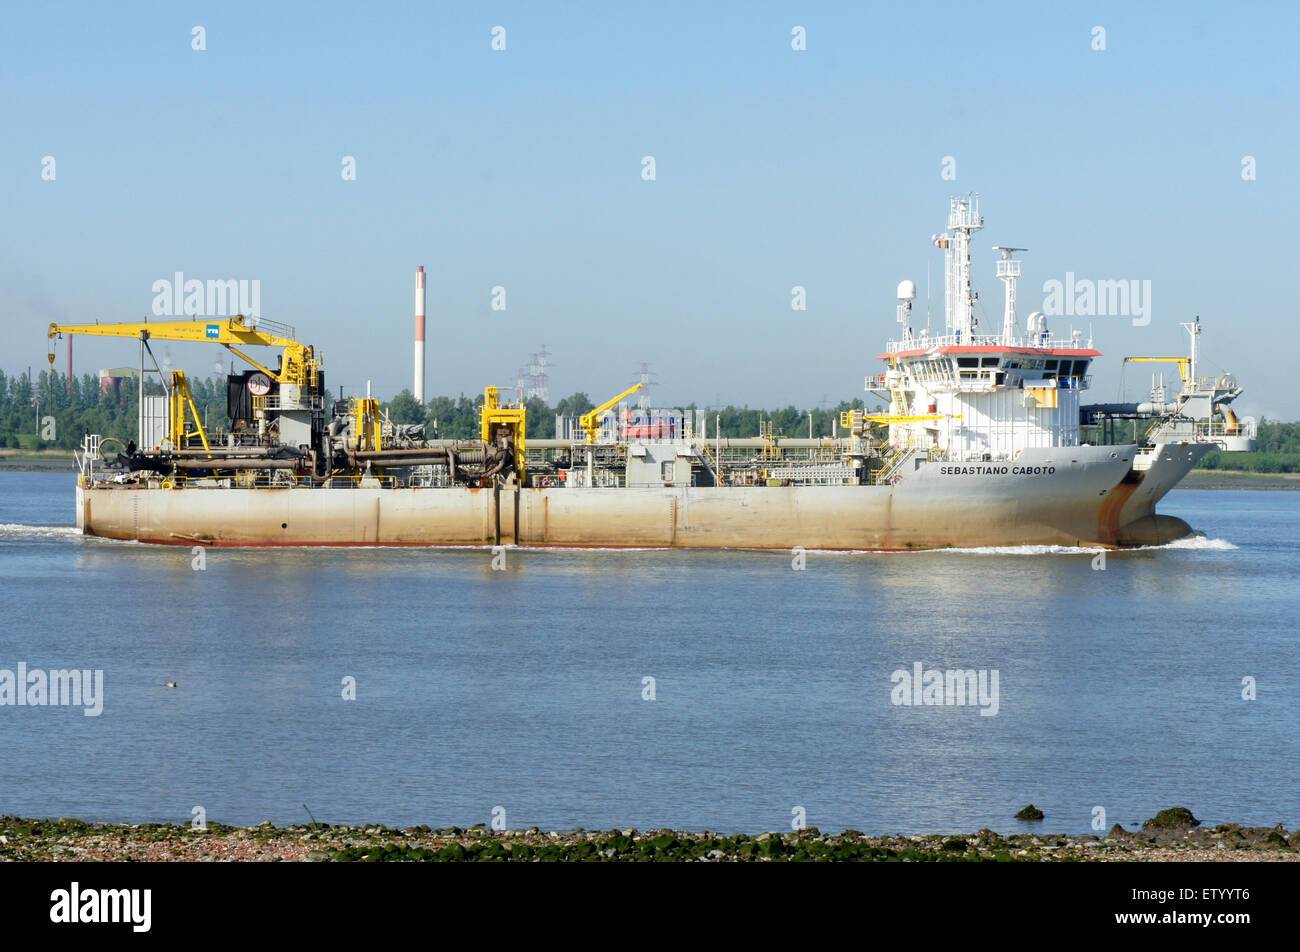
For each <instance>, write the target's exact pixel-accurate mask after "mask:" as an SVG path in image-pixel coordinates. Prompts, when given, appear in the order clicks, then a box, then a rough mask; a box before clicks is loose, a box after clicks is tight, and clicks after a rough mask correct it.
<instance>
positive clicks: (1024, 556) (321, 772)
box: [0, 472, 1300, 833]
mask: <svg viewBox="0 0 1300 952" xmlns="http://www.w3.org/2000/svg"><path fill="white" fill-rule="evenodd" d="M74 480H75V476H74V475H72V474H62V473H23V472H0V617H2V618H3V621H2V622H0V679H3V671H4V670H6V669H7V670H9V671H14V672H16V671H17V668H18V665H19V663H24V664H25V665H26V666H27V668H28V670H29V671H30V670H37V669H39V670H45V671H48V670H57V669H72V668H76V669H87V670H90V671H94V670H100V671H102V672H103V690H102V698H101V699H100V700H101V701H102V712H101V713H100V714H99V715H98V716H86V714H85V713H84V710H85V708H84V707H76V706H50V705H45V706H39V705H35V706H33V705H24V706H16V705H4V706H0V813H12V814H19V815H24V816H41V817H57V816H74V817H80V818H82V819H87V820H107V821H130V822H147V821H172V822H185V821H188V820H190V819H191V817H192V816H193V815H194V813H193V811H194V808H195V807H202V808H203V810H204V812H205V814H206V818H207V819H208V820H209V821H221V822H225V823H234V824H248V823H257V822H260V821H262V820H271V821H273V822H275V823H276V824H287V823H296V822H306V821H307V820H308V819H309V816H308V812H307V811H308V810H310V813H311V815H313V816H314V817H315V818H316V819H318V820H321V821H324V822H329V823H335V824H340V823H344V824H362V823H385V824H392V825H402V826H406V825H415V824H422V823H427V824H429V825H430V826H434V827H439V826H443V827H445V826H452V825H458V826H470V825H473V824H475V823H485V824H490V823H491V822H492V819H493V816H494V810H496V811H497V812H496V815H499V816H504V818H505V823H506V825H507V826H509V827H529V826H533V825H536V826H540V827H542V828H543V829H572V828H575V827H585V828H588V829H595V828H603V829H609V828H613V827H621V828H626V827H636V828H638V829H655V828H660V827H674V828H679V829H696V830H699V829H709V830H717V831H725V832H740V831H747V832H754V831H758V830H777V829H789V828H790V826H791V823H792V822H794V821H797V820H798V819H800V818H804V819H805V822H806V823H807V824H808V825H812V826H817V827H819V828H821V829H822V830H823V831H826V830H840V829H844V828H852V829H858V830H862V831H864V832H873V833H884V832H959V831H973V830H976V829H979V828H981V827H989V828H992V829H994V830H998V831H1000V832H1016V831H1021V830H1027V829H1032V828H1033V827H1032V826H1030V825H1028V824H1024V823H1021V822H1020V821H1017V820H1015V819H1013V818H1012V817H1013V814H1014V813H1015V812H1016V811H1017V810H1018V809H1019V808H1020V807H1022V806H1024V805H1025V804H1027V803H1030V802H1032V803H1034V804H1035V805H1036V806H1038V807H1039V808H1040V809H1042V810H1043V811H1044V812H1045V813H1046V815H1047V819H1046V821H1045V822H1044V823H1043V824H1041V825H1040V826H1041V827H1042V828H1043V829H1049V830H1052V831H1066V832H1087V831H1089V830H1090V829H1092V828H1094V824H1095V825H1102V823H1103V822H1104V825H1105V826H1106V827H1107V828H1109V825H1110V824H1113V823H1122V824H1124V825H1125V826H1127V827H1130V828H1131V827H1132V825H1134V824H1135V823H1140V822H1141V821H1142V820H1143V819H1145V818H1147V817H1149V816H1153V815H1154V814H1155V812H1156V811H1157V810H1159V809H1161V808H1164V807H1169V806H1174V805H1182V806H1187V807H1190V808H1191V810H1192V812H1193V813H1195V814H1196V816H1197V817H1199V818H1200V819H1202V820H1203V821H1206V822H1209V823H1216V822H1222V821H1234V822H1241V823H1247V824H1250V825H1272V824H1275V823H1279V822H1282V823H1286V824H1287V825H1288V826H1289V827H1291V828H1295V827H1296V826H1297V825H1300V756H1298V752H1297V724H1300V655H1298V653H1297V651H1296V630H1297V625H1296V619H1297V617H1300V493H1294V492H1279V491H1272V492H1270V491H1251V490H1232V491H1193V490H1176V491H1174V492H1173V493H1171V494H1170V495H1169V496H1168V497H1167V498H1166V499H1165V501H1164V502H1163V503H1162V505H1161V511H1163V512H1167V513H1170V514H1173V515H1177V516H1181V517H1182V518H1184V519H1186V520H1187V521H1188V522H1189V523H1190V524H1191V525H1192V526H1194V527H1195V528H1197V529H1198V530H1200V531H1201V532H1203V533H1204V537H1203V538H1197V539H1193V540H1190V541H1184V542H1182V543H1179V544H1175V545H1172V546H1166V547H1162V548H1159V549H1148V550H1141V551H1136V552H1125V553H1109V554H1108V555H1107V557H1106V559H1105V565H1104V568H1102V567H1100V566H1098V567H1094V566H1095V565H1096V564H1097V560H1096V558H1095V557H1096V553H1094V552H1089V551H1082V550H1059V549H1045V548H1041V547H1039V548H1023V549H988V550H969V551H950V552H935V553H891V554H883V553H881V554H873V553H859V554H821V553H816V552H811V553H808V554H807V556H806V565H805V567H804V568H803V569H802V570H795V569H794V568H793V564H792V563H793V560H792V556H791V554H789V553H756V552H685V551H678V552H670V551H653V550H649V551H619V552H610V551H572V550H563V551H561V550H529V551H509V552H507V554H506V566H505V569H504V570H501V571H497V570H494V569H493V568H492V564H491V563H492V554H491V552H490V551H488V550H486V549H407V548H402V549H339V550H332V549H321V548H316V549H287V550H273V549H246V550H240V549H211V550H207V551H206V552H205V553H204V559H205V561H204V563H203V567H202V569H201V570H200V569H198V568H196V567H195V556H194V555H193V554H192V553H191V551H190V549H189V548H185V547H176V548H173V547H152V546H145V545H139V544H134V543H119V542H108V541H104V540H96V539H88V538H82V537H81V536H79V535H78V534H77V532H76V530H75V528H74V527H73V526H72V522H73V488H74ZM917 664H920V665H921V669H922V671H926V670H930V669H937V670H939V671H941V672H942V671H945V670H948V669H953V670H958V669H973V670H975V671H976V672H982V673H983V676H984V678H985V680H984V682H983V683H984V686H985V688H986V690H985V694H984V695H983V696H982V697H981V696H980V695H979V694H978V693H977V692H976V693H974V694H973V696H968V697H965V698H964V700H965V702H966V703H961V704H938V705H936V704H926V703H920V704H905V703H895V702H896V701H900V702H901V701H903V700H908V701H913V700H921V701H924V700H925V696H924V695H922V694H921V693H920V691H919V690H918V691H917V693H916V694H915V695H914V694H913V693H912V690H911V688H910V686H909V685H908V684H906V683H904V682H903V680H902V674H903V673H906V674H907V675H908V676H909V677H910V676H911V674H912V672H913V670H914V666H915V665H917ZM896 672H898V674H896ZM994 674H996V694H994V691H993V688H994V684H995V682H994V680H993V679H994ZM92 679H93V675H92ZM348 679H352V680H351V681H349V680H348ZM647 679H653V681H650V680H647ZM1245 679H1253V682H1249V681H1245ZM922 680H923V681H924V675H923V677H922ZM168 681H172V682H176V685H177V686H176V687H174V688H171V687H165V686H164V682H168ZM351 684H355V688H354V690H355V699H348V698H345V697H344V695H345V694H347V693H351V690H352V689H351V688H350V685H351ZM1252 684H1253V693H1254V695H1255V696H1254V699H1253V700H1251V699H1247V698H1245V697H1243V694H1246V695H1249V694H1251V693H1252V692H1251V685H1252ZM963 685H964V682H963ZM954 686H955V682H954ZM940 690H942V691H944V692H945V694H944V697H947V696H950V695H948V694H947V693H946V692H947V685H946V684H944V685H942V686H941V688H940ZM651 697H653V699H652V700H651V699H649V698H651ZM0 699H2V692H0ZM931 699H933V696H932V697H931ZM498 808H499V809H498ZM1098 808H1100V809H1102V810H1104V811H1105V816H1104V821H1103V820H1102V818H1101V816H1100V814H1098V813H1097V810H1098ZM799 811H802V813H800V812H799ZM1095 818H1096V819H1095Z"/></svg>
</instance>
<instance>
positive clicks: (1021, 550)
mask: <svg viewBox="0 0 1300 952" xmlns="http://www.w3.org/2000/svg"><path fill="white" fill-rule="evenodd" d="M929 551H930V552H931V553H934V552H945V553H957V554H959V555H1096V554H1097V553H1098V552H1106V551H1108V550H1107V549H1103V548H1100V547H1099V548H1095V549H1089V548H1085V547H1083V546H1078V545H989V546H980V547H978V548H972V549H930V550H929Z"/></svg>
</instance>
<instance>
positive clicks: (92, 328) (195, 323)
mask: <svg viewBox="0 0 1300 952" xmlns="http://www.w3.org/2000/svg"><path fill="white" fill-rule="evenodd" d="M260 324H266V325H267V326H268V327H272V328H274V329H276V330H278V329H280V328H279V325H272V324H271V323H270V322H268V321H261V322H258V323H257V324H253V323H250V321H249V318H246V317H245V316H244V315H243V314H236V315H235V316H234V317H222V318H214V319H199V318H195V319H193V320H188V321H142V322H139V323H135V322H130V321H127V322H122V323H117V324H51V325H50V331H49V336H50V338H51V339H53V338H56V337H59V336H62V335H64V334H68V335H72V334H78V335H82V336H88V337H129V338H132V339H135V340H142V341H146V342H147V341H150V340H155V339H156V340H166V341H190V342H193V343H200V344H201V343H209V344H220V345H221V346H222V347H224V348H226V350H228V351H230V352H231V353H233V354H234V355H235V356H237V357H240V358H241V359H243V360H245V361H247V362H248V363H250V364H252V365H253V366H254V367H256V368H257V369H258V370H260V371H261V372H262V373H264V374H266V375H267V376H268V377H270V378H271V379H272V380H276V381H278V382H280V383H287V384H297V385H298V386H300V387H307V386H314V385H315V384H316V382H317V380H318V379H319V375H320V361H318V360H317V359H316V358H315V355H314V354H313V352H312V349H311V348H310V347H308V346H306V345H305V344H302V343H300V342H298V341H296V340H294V339H293V338H292V337H288V336H284V335H282V334H279V333H274V332H273V331H269V330H268V331H264V330H261V329H260V327H259V326H258V325H260ZM284 330H289V329H288V328H284ZM290 333H292V331H290ZM236 344H238V345H240V346H244V347H282V348H284V359H283V360H282V361H281V364H280V369H279V371H278V372H277V371H274V370H270V369H268V368H267V367H264V366H263V365H262V364H261V363H259V362H258V361H256V360H254V359H253V358H252V357H249V356H248V355H247V354H245V353H244V352H243V351H241V350H240V349H239V348H238V347H236V346H235V345H236ZM50 356H51V358H53V354H52V353H51V355H50Z"/></svg>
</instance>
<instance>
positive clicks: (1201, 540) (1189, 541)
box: [1143, 533, 1237, 552]
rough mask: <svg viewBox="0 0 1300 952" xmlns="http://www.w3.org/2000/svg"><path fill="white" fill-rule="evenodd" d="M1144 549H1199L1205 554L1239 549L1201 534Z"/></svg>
mask: <svg viewBox="0 0 1300 952" xmlns="http://www.w3.org/2000/svg"><path fill="white" fill-rule="evenodd" d="M1143 548H1144V549H1198V550H1201V551H1205V552H1231V551H1233V550H1234V549H1236V548H1237V547H1236V546H1235V545H1233V544H1232V543H1231V542H1229V541H1228V540H1227V539H1209V538H1206V537H1205V536H1204V535H1201V534H1200V533H1196V534H1194V535H1189V536H1184V537H1183V538H1181V539H1175V540H1174V541H1173V542H1166V543H1165V544H1164V545H1147V546H1143Z"/></svg>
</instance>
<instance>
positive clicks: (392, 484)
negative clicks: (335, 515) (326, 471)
mask: <svg viewBox="0 0 1300 952" xmlns="http://www.w3.org/2000/svg"><path fill="white" fill-rule="evenodd" d="M398 486H399V481H398V479H397V477H396V476H365V475H362V474H360V473H346V474H340V475H337V476H331V477H329V479H328V480H326V482H325V487H326V488H327V489H356V488H358V487H360V488H363V489H372V488H378V489H396V488H398Z"/></svg>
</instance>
